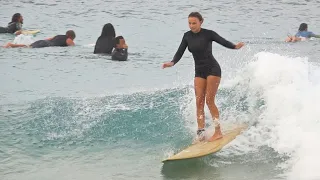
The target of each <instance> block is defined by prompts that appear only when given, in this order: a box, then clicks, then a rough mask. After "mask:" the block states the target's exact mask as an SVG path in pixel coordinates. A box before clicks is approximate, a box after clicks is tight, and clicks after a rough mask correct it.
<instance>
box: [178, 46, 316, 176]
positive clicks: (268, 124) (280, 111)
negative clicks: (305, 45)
mask: <svg viewBox="0 0 320 180" xmlns="http://www.w3.org/2000/svg"><path fill="white" fill-rule="evenodd" d="M319 74H320V67H319V66H317V65H315V64H311V63H310V62H308V59H307V58H305V57H296V58H293V57H287V56H281V55H279V54H273V53H268V52H260V53H258V54H256V55H255V56H254V58H253V59H252V62H251V63H249V65H248V66H247V67H245V69H242V70H240V71H239V73H238V76H236V77H234V78H233V79H228V80H225V81H224V83H223V84H221V86H220V90H229V91H230V93H229V94H224V95H223V96H224V97H222V96H219V97H218V98H217V104H218V106H220V107H221V106H222V103H228V106H230V107H228V108H226V109H225V110H224V111H223V112H222V111H221V112H220V113H221V121H222V123H235V122H246V123H249V124H250V125H251V127H250V128H249V130H248V131H246V132H245V133H244V134H243V135H241V136H239V137H238V139H237V140H236V141H233V142H232V143H231V144H230V146H231V147H230V148H228V149H226V150H225V151H224V152H225V153H226V154H228V152H229V153H230V152H232V153H235V152H236V153H246V152H248V151H256V150H257V149H258V148H259V147H261V146H268V147H270V148H272V149H274V151H276V152H277V153H278V154H283V155H288V156H289V157H290V159H289V160H288V161H286V162H285V163H284V166H282V167H283V168H284V169H286V172H285V176H287V177H288V179H292V180H296V179H311V180H313V179H320V171H319V167H320V141H319V138H320V111H319V110H318V109H319V107H320V93H319V92H320V80H319V77H320V76H319ZM226 96H227V97H228V98H226ZM244 97H245V101H246V103H247V106H248V108H247V109H246V110H245V111H243V110H242V111H241V110H239V107H238V106H239V104H240V102H241V101H243V98H244ZM185 99H186V102H187V103H186V104H188V105H186V109H185V110H184V112H185V115H186V124H187V127H189V128H190V129H191V130H192V131H194V132H195V129H196V116H195V100H194V93H193V91H190V94H189V95H188V97H186V98H185ZM231 100H233V101H232V102H230V101H231ZM206 116H207V118H206V119H207V120H210V119H211V117H210V113H209V112H208V111H206Z"/></svg>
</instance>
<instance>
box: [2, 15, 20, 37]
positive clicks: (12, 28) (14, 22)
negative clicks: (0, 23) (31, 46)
mask: <svg viewBox="0 0 320 180" xmlns="http://www.w3.org/2000/svg"><path fill="white" fill-rule="evenodd" d="M22 24H23V17H22V15H21V14H20V13H15V14H14V15H13V16H12V19H11V22H9V23H8V26H7V27H0V33H11V34H15V35H19V34H21V29H22Z"/></svg>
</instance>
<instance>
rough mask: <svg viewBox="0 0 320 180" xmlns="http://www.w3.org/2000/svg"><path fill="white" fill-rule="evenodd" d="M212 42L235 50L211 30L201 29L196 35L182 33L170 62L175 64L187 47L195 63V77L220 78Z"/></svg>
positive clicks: (189, 32) (232, 45)
mask: <svg viewBox="0 0 320 180" xmlns="http://www.w3.org/2000/svg"><path fill="white" fill-rule="evenodd" d="M212 41H215V42H217V43H219V44H221V45H223V46H224V47H227V48H230V49H234V48H235V45H234V44H233V43H231V42H229V41H227V40H225V39H224V38H223V37H221V36H219V35H218V34H217V33H216V32H214V31H212V30H208V29H201V30H200V32H198V33H193V32H192V31H188V32H186V33H184V36H183V38H182V41H181V44H180V46H179V48H178V50H177V52H176V54H175V56H174V58H173V60H172V61H171V62H173V63H174V64H176V63H177V62H178V61H179V60H180V59H181V57H182V55H183V54H184V51H185V50H186V48H187V47H188V50H189V51H190V52H191V53H192V55H193V58H194V62H195V77H201V78H204V79H207V77H208V76H209V75H212V76H218V77H221V69H220V65H219V63H218V62H217V61H216V60H215V58H214V57H213V55H212Z"/></svg>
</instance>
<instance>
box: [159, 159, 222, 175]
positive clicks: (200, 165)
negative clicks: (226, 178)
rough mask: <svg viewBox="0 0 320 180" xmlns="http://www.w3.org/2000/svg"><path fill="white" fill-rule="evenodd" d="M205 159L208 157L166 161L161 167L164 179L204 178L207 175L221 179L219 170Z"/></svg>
mask: <svg viewBox="0 0 320 180" xmlns="http://www.w3.org/2000/svg"><path fill="white" fill-rule="evenodd" d="M205 159H207V158H199V159H189V160H179V161H170V162H165V163H164V164H163V165H162V169H161V174H162V176H163V179H166V180H169V179H199V178H200V179H202V178H205V177H211V178H213V177H214V179H220V178H219V177H220V175H219V171H217V170H216V168H215V167H212V166H210V165H208V164H207V163H206V161H205Z"/></svg>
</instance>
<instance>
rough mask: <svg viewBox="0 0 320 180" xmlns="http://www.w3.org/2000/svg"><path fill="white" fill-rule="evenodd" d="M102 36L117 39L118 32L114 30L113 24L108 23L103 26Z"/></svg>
mask: <svg viewBox="0 0 320 180" xmlns="http://www.w3.org/2000/svg"><path fill="white" fill-rule="evenodd" d="M101 36H105V37H113V38H114V37H116V32H115V30H114V27H113V25H112V24H111V23H107V24H105V25H104V26H103V29H102V32H101Z"/></svg>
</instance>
